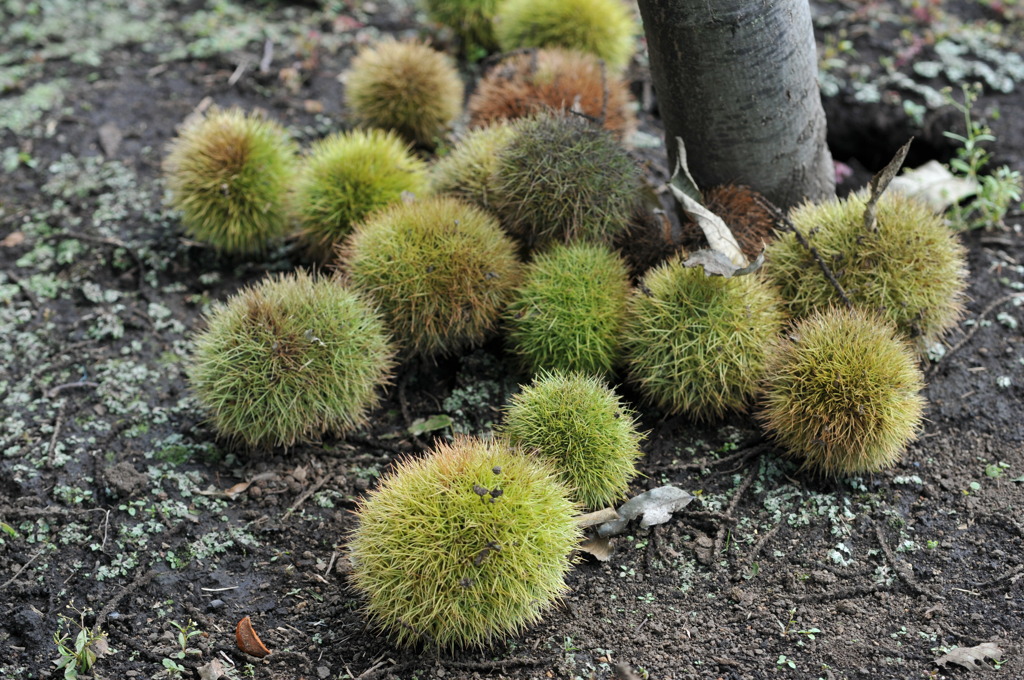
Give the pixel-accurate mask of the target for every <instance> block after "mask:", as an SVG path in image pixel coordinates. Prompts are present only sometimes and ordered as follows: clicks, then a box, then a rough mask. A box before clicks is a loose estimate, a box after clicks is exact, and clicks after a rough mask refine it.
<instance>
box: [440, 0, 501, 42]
mask: <svg viewBox="0 0 1024 680" xmlns="http://www.w3.org/2000/svg"><path fill="white" fill-rule="evenodd" d="M499 2H500V0H423V5H424V6H425V8H426V10H427V16H428V17H430V19H431V20H432V21H436V22H437V23H439V24H442V25H444V26H447V27H448V28H450V29H452V31H453V32H454V33H455V35H457V36H458V37H459V39H460V40H461V41H462V51H463V52H465V53H467V54H472V53H473V52H474V51H477V50H484V51H486V52H493V51H494V50H496V49H497V48H498V40H497V38H495V36H494V13H495V12H496V11H497V7H498V3H499Z"/></svg>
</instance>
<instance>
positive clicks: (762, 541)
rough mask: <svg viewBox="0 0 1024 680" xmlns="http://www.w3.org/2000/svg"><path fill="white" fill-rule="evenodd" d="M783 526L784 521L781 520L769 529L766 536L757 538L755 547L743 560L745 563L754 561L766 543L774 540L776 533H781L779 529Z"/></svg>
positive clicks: (748, 563)
mask: <svg viewBox="0 0 1024 680" xmlns="http://www.w3.org/2000/svg"><path fill="white" fill-rule="evenodd" d="M781 528H782V522H779V523H778V524H776V525H775V526H773V527H772V528H771V529H769V530H768V532H767V533H766V534H765V535H764V536H762V537H761V538H759V539H757V543H755V544H754V547H753V548H751V549H750V553H749V554H748V555H747V557H746V559H744V560H743V564H745V565H747V566H749V565H750V564H752V563H753V562H754V558H756V557H757V555H758V554H759V553H760V552H761V551H762V550H763V549H764V546H765V544H767V543H768V541H770V540H772V538H774V537H775V534H777V533H779V529H781Z"/></svg>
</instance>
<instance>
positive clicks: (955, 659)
mask: <svg viewBox="0 0 1024 680" xmlns="http://www.w3.org/2000/svg"><path fill="white" fill-rule="evenodd" d="M1002 657H1003V650H1002V649H1000V648H999V645H997V644H996V643H994V642H983V643H981V644H980V645H978V646H976V647H957V648H956V649H954V650H952V651H951V652H950V653H949V654H943V655H942V656H940V657H939V658H938V659H936V660H935V664H936V665H938V666H945V665H946V664H947V663H955V664H956V665H958V666H963V667H964V668H966V669H967V670H969V671H973V670H978V669H979V668H985V669H989V670H991V666H989V665H988V664H987V663H985V660H986V659H994V660H996V661H998V660H999V659H1001V658H1002Z"/></svg>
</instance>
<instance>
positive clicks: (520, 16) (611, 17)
mask: <svg viewBox="0 0 1024 680" xmlns="http://www.w3.org/2000/svg"><path fill="white" fill-rule="evenodd" d="M495 33H496V35H497V38H498V44H499V45H501V49H502V50H503V51H505V52H511V51H513V50H516V49H519V48H522V47H564V48H566V49H570V50H578V51H580V52H588V53H590V54H593V55H596V56H597V57H600V58H601V59H603V60H604V61H605V62H607V63H608V65H609V66H611V67H612V68H613V69H615V70H617V71H621V70H622V69H624V68H625V67H626V65H627V64H628V63H629V60H630V58H631V57H632V56H633V51H634V47H635V46H634V40H635V38H634V36H635V35H636V33H637V22H636V19H635V18H634V16H633V15H632V14H631V13H630V10H629V8H628V6H627V5H626V3H624V2H622V0H504V2H502V3H501V4H500V5H499V6H498V13H497V17H496V18H495Z"/></svg>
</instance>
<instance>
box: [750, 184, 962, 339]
mask: <svg viewBox="0 0 1024 680" xmlns="http://www.w3.org/2000/svg"><path fill="white" fill-rule="evenodd" d="M865 203H866V198H865V196H863V195H860V194H853V195H851V196H849V197H848V198H845V199H842V200H833V201H827V202H825V203H821V204H818V205H814V204H804V205H802V206H799V207H798V208H796V209H795V210H794V211H793V212H792V213H791V214H790V219H791V220H792V222H793V225H794V226H795V227H796V228H797V229H798V230H799V231H800V232H801V233H802V234H803V235H804V236H805V237H806V239H807V241H808V243H809V244H810V246H811V247H813V248H814V249H815V250H816V251H817V253H818V256H820V257H821V258H822V259H823V260H824V261H825V262H826V263H828V265H829V267H830V268H831V270H832V272H833V274H834V275H835V278H836V280H837V281H838V282H839V284H840V286H842V288H843V290H844V291H845V293H846V296H847V298H848V299H849V300H850V301H851V302H852V303H853V304H854V305H855V306H857V307H862V308H864V309H867V310H869V311H872V312H875V313H878V314H881V315H882V317H883V318H885V319H887V320H888V321H891V322H892V323H893V324H895V325H896V328H897V329H898V330H899V331H900V332H901V333H903V334H904V335H905V336H906V337H908V338H909V339H910V340H911V341H912V342H914V343H916V345H917V348H918V351H920V352H924V351H926V350H927V348H928V347H929V346H931V345H932V344H934V343H935V342H937V341H938V340H939V339H940V338H941V337H942V335H943V333H945V332H946V331H947V330H948V329H950V328H951V327H952V326H953V325H955V324H956V322H957V320H958V319H959V318H960V316H961V314H962V313H963V304H962V303H963V299H964V291H965V289H966V287H967V262H966V252H965V250H964V248H963V246H962V245H961V244H960V241H959V239H958V237H957V235H956V234H954V233H952V232H951V231H950V230H949V228H947V227H946V225H944V224H943V222H942V218H941V217H939V216H937V215H935V214H934V213H933V212H932V211H931V210H930V209H929V208H928V207H927V206H926V205H924V204H923V203H920V202H919V201H916V200H914V199H912V198H908V197H906V196H904V195H902V194H899V193H889V194H885V195H883V196H882V198H881V200H880V201H879V203H878V213H877V217H878V219H877V229H875V230H871V229H867V228H865V226H864V221H863V215H864V207H865ZM765 261H766V263H767V264H766V265H765V272H766V273H767V274H768V275H769V276H770V277H771V279H772V280H773V281H774V283H775V284H776V285H777V286H778V288H779V291H780V292H781V293H782V297H783V298H784V299H785V300H786V304H787V305H788V307H789V310H790V312H791V313H792V315H793V316H794V317H797V318H802V317H805V316H807V315H809V314H810V313H812V312H814V311H816V310H821V309H826V308H828V307H830V306H832V305H836V304H841V300H840V298H839V294H838V292H837V291H836V289H835V288H834V287H833V286H832V285H831V284H830V282H829V281H828V279H827V278H826V277H825V274H824V273H823V272H822V269H821V268H820V267H819V265H818V263H817V262H816V261H815V259H814V256H813V254H812V253H811V252H810V251H809V250H808V249H807V248H805V247H804V246H803V245H802V244H801V243H800V242H799V241H798V240H797V238H796V235H795V234H793V233H792V232H788V233H782V234H780V235H779V236H778V238H776V240H775V241H773V242H772V243H771V244H770V245H769V246H768V251H767V253H766V255H765Z"/></svg>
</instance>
